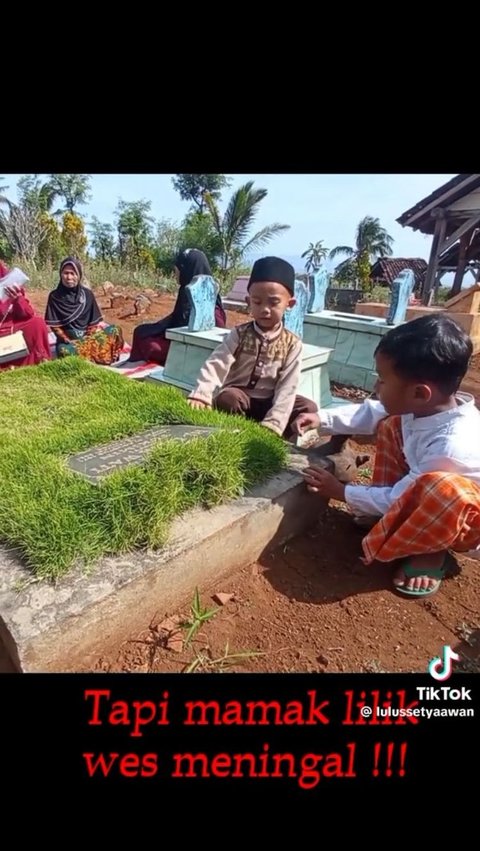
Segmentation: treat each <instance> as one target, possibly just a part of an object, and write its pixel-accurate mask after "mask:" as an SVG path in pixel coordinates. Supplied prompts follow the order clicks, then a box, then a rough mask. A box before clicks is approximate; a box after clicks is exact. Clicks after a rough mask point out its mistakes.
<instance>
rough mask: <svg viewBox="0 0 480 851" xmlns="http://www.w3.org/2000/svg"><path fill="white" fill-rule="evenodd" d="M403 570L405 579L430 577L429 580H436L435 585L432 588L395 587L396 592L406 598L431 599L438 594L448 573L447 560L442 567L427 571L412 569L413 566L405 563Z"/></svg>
mask: <svg viewBox="0 0 480 851" xmlns="http://www.w3.org/2000/svg"><path fill="white" fill-rule="evenodd" d="M402 570H403V572H404V574H405V579H410V578H411V577H412V576H428V578H429V579H436V580H437V581H436V582H435V585H431V586H430V588H413V589H411V588H404V587H403V585H395V584H394V585H393V587H394V589H395V591H398V593H399V594H403V595H404V596H405V597H431V596H432V594H436V593H437V591H438V589H439V588H440V585H441V584H442V579H443V578H444V576H445V574H446V572H447V559H445V560H444V562H443V564H442V566H441V567H432V568H428V569H426V570H422V571H421V572H420V570H419V569H418V567H416V568H415V567H412V565H411V564H409V563H408V562H405V563H404V564H402Z"/></svg>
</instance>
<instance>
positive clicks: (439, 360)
mask: <svg viewBox="0 0 480 851" xmlns="http://www.w3.org/2000/svg"><path fill="white" fill-rule="evenodd" d="M471 355H472V342H471V340H470V338H469V337H468V335H467V334H466V333H465V331H464V330H463V328H461V327H460V326H459V325H458V324H457V323H456V322H455V321H454V320H453V319H451V318H450V317H449V316H447V315H446V314H444V313H439V314H430V315H429V316H422V317H421V318H420V319H415V320H413V321H412V322H407V323H405V324H403V325H399V326H397V327H396V328H393V329H392V330H391V331H389V332H388V334H386V335H385V336H384V337H382V339H381V342H380V343H379V345H378V347H377V350H376V352H375V361H376V369H377V373H378V381H377V385H376V388H375V390H376V393H377V396H378V398H379V401H373V400H366V401H365V402H364V403H363V404H362V405H348V406H345V407H341V408H337V409H334V410H330V411H320V412H319V414H311V413H305V414H301V415H300V416H299V417H297V419H296V420H295V422H294V423H293V424H292V428H293V431H294V432H296V433H298V434H302V433H303V432H305V431H306V430H307V429H309V428H318V429H321V430H322V431H323V432H326V433H333V432H334V433H336V434H372V433H373V432H375V431H376V436H377V452H376V459H375V469H374V473H373V481H372V485H371V486H365V485H346V486H345V485H343V484H341V483H340V482H339V481H338V480H337V479H335V477H334V476H332V475H331V474H330V473H328V472H326V471H325V470H323V469H321V468H320V467H316V466H311V467H309V468H308V469H307V470H306V471H305V481H306V484H307V487H308V489H309V490H310V491H312V492H314V493H318V494H320V495H321V496H323V497H326V498H331V499H337V500H341V501H344V502H346V503H347V505H348V506H349V507H350V508H351V509H352V511H353V512H354V513H355V514H357V515H369V516H370V518H371V526H372V529H371V531H370V532H369V533H368V534H367V536H366V537H365V538H364V539H363V542H362V545H363V550H364V554H365V559H364V561H365V563H366V564H370V563H371V562H373V561H374V560H375V559H376V560H378V561H382V562H390V561H395V560H397V559H401V565H400V567H399V569H398V571H397V572H396V574H395V577H394V580H393V581H394V586H395V588H396V589H397V590H398V591H399V592H401V593H402V594H406V595H409V596H415V597H426V596H429V595H431V594H433V593H435V591H437V590H438V588H439V587H440V583H441V580H442V578H443V576H444V575H445V571H446V563H447V551H448V550H449V549H453V550H455V551H457V552H467V551H469V550H473V549H476V548H478V547H480V413H479V411H478V410H477V408H476V407H475V401H474V399H473V397H472V396H469V395H468V394H464V393H458V392H457V391H458V388H459V386H460V384H461V381H462V379H463V377H464V375H465V373H466V371H467V369H468V364H469V361H470V357H471Z"/></svg>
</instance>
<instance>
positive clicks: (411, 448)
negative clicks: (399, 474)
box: [320, 393, 480, 515]
mask: <svg viewBox="0 0 480 851" xmlns="http://www.w3.org/2000/svg"><path fill="white" fill-rule="evenodd" d="M456 399H457V403H458V404H457V407H456V408H451V409H450V410H448V411H443V412H442V413H441V414H434V415H433V416H431V417H417V418H414V416H413V414H404V415H403V416H402V417H401V420H402V437H403V454H404V456H405V460H406V462H407V464H408V466H409V468H410V469H409V472H408V473H407V475H406V476H404V477H403V478H402V479H400V481H399V482H397V484H396V485H393V487H376V486H371V487H366V486H364V485H347V486H346V488H345V500H346V502H347V503H348V505H349V506H350V507H351V508H352V510H353V511H354V512H355V513H356V514H371V515H383V514H385V513H386V512H387V511H388V509H389V508H390V506H391V505H392V503H394V502H395V500H397V499H398V498H399V497H400V496H401V495H402V493H403V492H404V491H405V490H406V489H407V488H408V487H410V485H411V484H412V483H413V482H414V481H415V479H416V478H417V476H419V475H421V474H422V473H434V472H438V473H439V472H447V473H457V474H458V475H459V476H464V477H465V478H466V479H470V480H471V481H473V482H475V484H476V485H478V486H479V487H480V412H479V411H478V410H477V408H476V407H475V400H474V398H473V396H470V394H468V393H457V394H456ZM386 416H387V413H386V411H385V408H384V407H383V405H382V404H381V402H377V401H374V400H372V399H367V400H366V401H365V402H363V404H361V405H355V404H353V405H345V406H342V407H339V408H334V409H332V410H329V411H328V410H327V411H321V412H320V420H321V426H320V430H321V431H322V432H323V433H325V432H326V433H328V434H373V433H374V432H375V430H376V427H377V425H378V423H379V422H380V420H382V419H384V418H385V417H386Z"/></svg>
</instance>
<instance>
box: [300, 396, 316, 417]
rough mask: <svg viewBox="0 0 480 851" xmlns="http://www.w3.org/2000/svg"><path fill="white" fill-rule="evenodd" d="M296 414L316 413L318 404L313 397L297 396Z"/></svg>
mask: <svg viewBox="0 0 480 851" xmlns="http://www.w3.org/2000/svg"><path fill="white" fill-rule="evenodd" d="M294 408H295V414H296V415H298V414H316V413H317V411H318V406H317V404H316V402H314V401H313V400H312V399H307V397H306V396H296V397H295V403H294Z"/></svg>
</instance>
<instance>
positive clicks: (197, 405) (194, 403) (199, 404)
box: [187, 399, 211, 408]
mask: <svg viewBox="0 0 480 851" xmlns="http://www.w3.org/2000/svg"><path fill="white" fill-rule="evenodd" d="M187 402H188V404H189V405H190V407H191V408H210V407H211V406H210V405H209V404H208V402H201V401H200V399H187Z"/></svg>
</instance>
